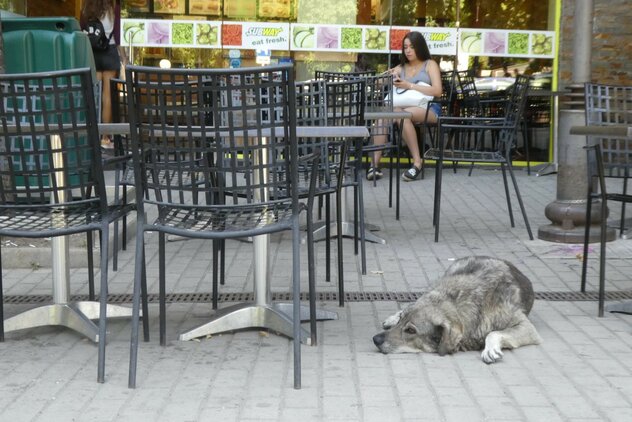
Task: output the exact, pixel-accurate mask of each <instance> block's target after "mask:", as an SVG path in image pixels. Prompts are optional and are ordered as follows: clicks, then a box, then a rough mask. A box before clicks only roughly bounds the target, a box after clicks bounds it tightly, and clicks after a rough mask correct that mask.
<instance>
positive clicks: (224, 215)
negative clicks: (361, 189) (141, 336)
mask: <svg viewBox="0 0 632 422" xmlns="http://www.w3.org/2000/svg"><path fill="white" fill-rule="evenodd" d="M126 79H127V87H128V94H129V95H128V99H129V109H130V110H131V111H132V112H131V113H130V116H129V117H130V125H131V128H132V130H131V140H132V152H133V158H134V172H135V174H134V178H135V180H136V181H137V182H138V183H137V191H136V202H137V208H138V212H137V218H138V221H137V228H136V230H137V235H136V236H137V239H136V269H135V283H134V303H133V317H132V318H133V319H132V322H133V324H132V335H131V353H130V372H129V387H130V388H133V387H135V384H136V362H137V356H138V311H139V300H140V280H141V275H142V265H143V257H144V237H145V232H148V231H157V232H158V234H159V236H158V239H159V274H160V276H159V289H160V292H159V296H160V336H161V344H164V343H165V325H166V321H165V290H166V287H165V284H166V280H165V271H164V266H165V237H166V235H167V234H173V235H178V236H184V237H192V238H201V239H212V240H223V239H235V238H244V237H249V236H252V237H253V242H254V241H256V240H257V239H256V237H257V236H261V235H267V234H270V233H275V232H281V231H286V230H291V231H292V252H293V258H292V298H293V300H292V304H293V311H292V315H293V317H292V318H291V321H290V320H288V319H287V316H281V315H279V313H278V312H276V313H275V315H274V317H275V318H281V319H284V320H285V321H288V323H289V324H291V326H292V333H293V338H294V386H295V388H300V385H301V373H300V356H301V355H300V339H301V335H302V334H301V325H300V323H301V320H300V267H299V265H300V262H299V258H300V232H299V230H300V229H299V214H300V212H301V211H302V210H304V209H305V205H304V204H302V203H301V202H299V195H300V194H301V184H300V183H297V181H298V179H299V165H308V164H307V163H309V162H311V163H312V165H313V166H317V165H318V157H317V156H318V154H312V155H310V156H303V157H299V155H298V143H297V141H296V108H295V102H296V93H295V85H294V73H293V69H292V66H291V65H282V66H281V65H280V66H268V67H258V68H241V69H158V68H146V67H139V66H128V68H127V72H126ZM299 161H300V163H299ZM312 171H315V168H313V169H312ZM314 186H315V183H314V184H312V185H311V186H310V189H311V193H310V194H308V195H307V197H308V198H309V199H308V204H307V207H310V206H311V201H312V200H313V191H314V190H313V189H314ZM146 213H148V214H149V215H156V217H155V219H153V220H149V221H148V220H146V219H145V215H146ZM256 258H257V257H256V256H255V259H256ZM253 306H258V304H257V305H253ZM258 310H260V311H261V313H263V314H266V315H267V312H268V311H269V310H270V309H263V307H259V308H258Z"/></svg>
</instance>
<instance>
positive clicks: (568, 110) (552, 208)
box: [538, 0, 614, 243]
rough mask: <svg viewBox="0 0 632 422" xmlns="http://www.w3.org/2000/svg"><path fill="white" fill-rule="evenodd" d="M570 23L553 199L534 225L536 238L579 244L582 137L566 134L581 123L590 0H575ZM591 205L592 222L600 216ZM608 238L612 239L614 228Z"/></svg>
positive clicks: (582, 225)
mask: <svg viewBox="0 0 632 422" xmlns="http://www.w3.org/2000/svg"><path fill="white" fill-rule="evenodd" d="M574 15H575V16H574V26H573V29H574V31H573V65H572V66H573V73H572V75H573V83H572V84H571V85H570V86H569V87H568V88H570V94H569V95H568V97H567V99H566V100H564V101H562V102H561V104H560V111H559V119H558V122H557V135H558V136H557V138H558V145H557V148H558V175H557V195H556V199H555V201H553V202H551V203H550V204H548V205H547V206H546V208H545V210H544V214H545V215H546V217H547V218H548V219H549V220H551V222H552V224H549V225H545V226H542V227H540V228H538V238H539V239H542V240H548V241H552V242H560V243H583V241H584V230H585V224H586V192H587V190H588V186H587V177H586V172H587V169H586V151H585V150H584V149H583V147H584V146H585V145H586V137H585V136H578V135H570V133H569V131H570V128H571V126H581V125H584V124H585V109H584V108H585V106H584V82H590V78H591V68H590V60H591V49H592V24H593V0H575V14H574ZM606 217H607V216H601V215H600V207H598V206H594V205H593V212H592V222H591V224H597V223H598V222H600V221H601V218H606ZM608 238H609V239H610V240H611V239H614V231H612V233H609V236H608ZM598 240H599V228H598V226H595V227H594V228H591V233H590V241H591V242H595V241H598Z"/></svg>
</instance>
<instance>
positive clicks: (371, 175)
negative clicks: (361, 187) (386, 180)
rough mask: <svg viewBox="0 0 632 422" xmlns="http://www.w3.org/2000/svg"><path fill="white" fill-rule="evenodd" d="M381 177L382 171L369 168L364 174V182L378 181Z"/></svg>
mask: <svg viewBox="0 0 632 422" xmlns="http://www.w3.org/2000/svg"><path fill="white" fill-rule="evenodd" d="M382 176H384V175H383V174H382V170H380V169H379V168H377V167H371V168H370V169H369V170H368V171H367V172H366V180H373V179H375V180H380V179H381V178H382Z"/></svg>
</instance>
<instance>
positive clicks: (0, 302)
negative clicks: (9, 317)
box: [0, 247, 4, 342]
mask: <svg viewBox="0 0 632 422" xmlns="http://www.w3.org/2000/svg"><path fill="white" fill-rule="evenodd" d="M2 289H3V287H2V248H1V247H0V342H3V341H4V295H3V294H2Z"/></svg>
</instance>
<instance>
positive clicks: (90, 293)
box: [86, 231, 107, 301]
mask: <svg viewBox="0 0 632 422" xmlns="http://www.w3.org/2000/svg"><path fill="white" fill-rule="evenodd" d="M93 241H94V239H93V238H92V232H91V231H88V232H86V242H87V243H88V248H87V249H88V300H90V301H94V248H93V247H92V245H93ZM106 252H107V249H106ZM101 253H102V254H103V250H101Z"/></svg>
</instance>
